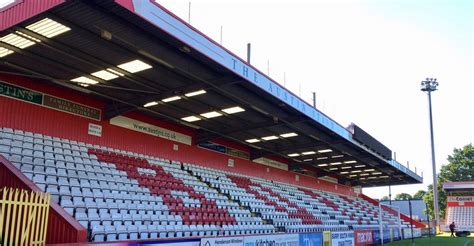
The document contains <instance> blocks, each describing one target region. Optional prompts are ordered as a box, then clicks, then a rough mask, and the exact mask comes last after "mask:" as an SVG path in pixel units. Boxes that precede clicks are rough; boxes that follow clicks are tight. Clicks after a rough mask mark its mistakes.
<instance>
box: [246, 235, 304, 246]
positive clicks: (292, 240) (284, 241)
mask: <svg viewBox="0 0 474 246" xmlns="http://www.w3.org/2000/svg"><path fill="white" fill-rule="evenodd" d="M266 245H269V246H270V245H271V246H298V245H300V238H299V235H298V234H281V235H279V234H276V235H265V236H248V237H245V238H244V246H266Z"/></svg>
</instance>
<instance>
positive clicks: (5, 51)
mask: <svg viewBox="0 0 474 246" xmlns="http://www.w3.org/2000/svg"><path fill="white" fill-rule="evenodd" d="M11 53H13V50H9V49H7V48H3V47H0V57H5V56H7V55H10V54H11Z"/></svg>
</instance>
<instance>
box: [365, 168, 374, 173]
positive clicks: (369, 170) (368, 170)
mask: <svg viewBox="0 0 474 246" xmlns="http://www.w3.org/2000/svg"><path fill="white" fill-rule="evenodd" d="M372 171H375V169H373V168H372V169H365V170H364V172H372Z"/></svg>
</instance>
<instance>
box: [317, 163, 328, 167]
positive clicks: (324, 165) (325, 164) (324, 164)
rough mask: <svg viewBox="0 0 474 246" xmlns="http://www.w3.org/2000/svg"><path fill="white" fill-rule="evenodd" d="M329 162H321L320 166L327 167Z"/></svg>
mask: <svg viewBox="0 0 474 246" xmlns="http://www.w3.org/2000/svg"><path fill="white" fill-rule="evenodd" d="M327 166H328V164H327V163H323V164H319V165H318V167H327Z"/></svg>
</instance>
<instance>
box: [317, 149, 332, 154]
mask: <svg viewBox="0 0 474 246" xmlns="http://www.w3.org/2000/svg"><path fill="white" fill-rule="evenodd" d="M318 152H319V153H329V152H332V149H322V150H318Z"/></svg>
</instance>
